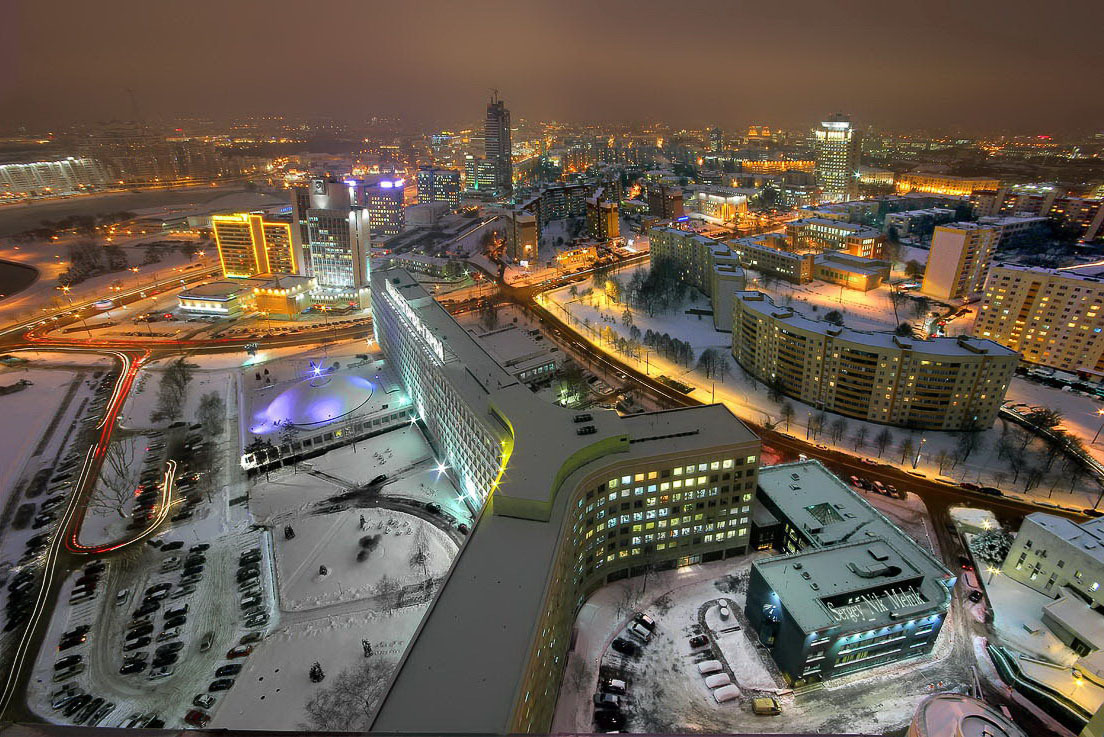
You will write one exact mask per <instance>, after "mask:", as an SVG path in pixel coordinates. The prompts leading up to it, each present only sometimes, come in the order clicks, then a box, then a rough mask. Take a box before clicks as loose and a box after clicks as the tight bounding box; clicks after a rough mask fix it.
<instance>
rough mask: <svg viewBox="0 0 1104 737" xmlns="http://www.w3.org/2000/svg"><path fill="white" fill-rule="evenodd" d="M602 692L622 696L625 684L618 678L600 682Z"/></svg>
mask: <svg viewBox="0 0 1104 737" xmlns="http://www.w3.org/2000/svg"><path fill="white" fill-rule="evenodd" d="M602 690H603V691H608V692H609V693H614V694H624V693H625V690H626V686H625V682H624V681H622V680H621V679H619V678H606V679H604V680H603V681H602Z"/></svg>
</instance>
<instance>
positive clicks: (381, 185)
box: [357, 179, 406, 238]
mask: <svg viewBox="0 0 1104 737" xmlns="http://www.w3.org/2000/svg"><path fill="white" fill-rule="evenodd" d="M405 185H406V180H404V179H381V180H379V181H378V182H376V183H375V184H373V185H370V186H367V187H364V188H363V192H361V191H360V188H359V187H358V188H357V189H358V195H360V196H362V197H363V202H364V206H365V207H367V208H368V216H369V218H370V222H371V227H372V233H373V234H374V235H377V236H382V237H384V238H389V237H391V236H393V235H398V234H399V233H400V232H402V229H403V226H404V225H406V216H405V210H404V209H403V207H404V197H405V193H406V189H405Z"/></svg>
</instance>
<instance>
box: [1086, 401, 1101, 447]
mask: <svg viewBox="0 0 1104 737" xmlns="http://www.w3.org/2000/svg"><path fill="white" fill-rule="evenodd" d="M1096 414H1097V415H1098V416H1101V417H1104V409H1098V410H1097V411H1096ZM1101 430H1104V422H1101V423H1100V427H1098V428H1096V435H1093V439H1092V442H1091V443H1089V445H1095V444H1096V439H1097V438H1098V437H1100V431H1101Z"/></svg>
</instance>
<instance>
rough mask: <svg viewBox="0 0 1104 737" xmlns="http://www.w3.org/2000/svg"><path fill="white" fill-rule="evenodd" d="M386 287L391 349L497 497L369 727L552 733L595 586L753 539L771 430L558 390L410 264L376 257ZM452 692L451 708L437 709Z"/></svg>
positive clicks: (456, 462)
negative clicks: (440, 296) (495, 348)
mask: <svg viewBox="0 0 1104 737" xmlns="http://www.w3.org/2000/svg"><path fill="white" fill-rule="evenodd" d="M372 288H373V308H374V310H375V321H374V329H375V331H376V336H377V340H378V341H379V343H380V346H381V348H382V349H383V350H384V352H385V354H386V356H387V359H388V360H389V361H390V362H392V364H393V365H394V367H395V370H396V373H397V375H398V376H399V377H400V380H401V381H402V383H403V386H404V388H405V389H406V391H407V392H408V393H409V395H410V398H411V399H412V400H413V402H414V405H415V407H416V408H417V409H418V416H419V418H420V421H421V422H424V423H425V425H426V428H427V431H428V435H429V436H430V438H431V441H432V442H433V443H434V445H435V447H436V449H437V451H438V457H439V458H440V459H441V460H442V461H443V462H444V463H445V464H446V465H447V466H448V467H449V472H450V473H455V474H456V476H457V478H458V479H459V480H460V486H461V488H462V489H463V491H464V493H465V496H466V498H467V499H468V500H469V501H470V502H471V503H472V504H474V505H476V507H480V506H483V505H484V500H485V509H483V510H482V513H481V514H480V515H479V516H478V521H477V522H476V523H475V526H474V529H473V530H472V531H471V534H470V536H469V537H468V540H467V542H466V543H465V544H464V546H463V547H462V548H461V550H460V554H459V556H458V557H457V558H456V560H455V561H454V563H453V566H452V568H451V570H450V571H449V574H448V576H447V578H446V579H445V581H444V582H443V584H442V586H441V588H440V590H439V591H438V593H437V596H436V599H435V601H434V602H433V604H432V606H431V607H430V608H429V609H428V611H427V614H426V615H425V619H424V620H423V621H422V623H421V625H420V626H419V629H418V634H417V636H416V638H415V639H414V641H413V642H412V643H411V644H410V645H409V646H408V648H407V651H406V653H405V654H404V656H403V660H402V662H401V663H400V665H399V669H398V672H397V674H396V675H395V677H394V678H393V680H392V681H391V683H390V684H389V686H388V689H387V693H386V694H385V696H384V699H383V703H382V704H381V706H380V708H379V710H378V711H377V713H376V714H375V716H374V718H373V722H372V725H371V729H372V731H378V732H419V733H443V732H450V733H455V732H469V733H471V732H476V733H488V734H505V733H518V732H547V731H548V730H549V728H550V726H551V721H552V713H553V711H554V709H555V704H556V698H557V696H558V692H559V686H560V683H561V682H562V678H563V672H564V665H565V662H566V653H567V650H568V648H569V647H570V642H571V629H572V625H573V623H574V619H575V615H576V613H577V612H578V610H579V608H580V607H581V606H582V604H583V602H584V601H585V599H586V597H587V596H588V595H589V594H590V593H591V592H592V591H594V590H595V589H597V588H599V587H601V586H602V585H604V584H606V583H607V582H609V581H613V580H617V579H619V578H624V577H626V576H633V575H642V574H643V573H644V572H645V571H647V570H649V569H654V568H660V569H663V568H675V567H677V566H683V565H689V564H693V563H698V562H703V561H709V560H721V559H723V558H725V557H728V556H732V555H742V554H744V553H745V552H746V549H747V544H748V539H749V536H750V527H751V503H752V499H753V496H754V493H755V487H756V478H757V472H758V463H759V449H760V444H759V440H758V438H756V437H755V436H754V435H753V434H752V433H751V432H750V431H749V430H748V429H747V428H746V427H745V426H744V425H743V424H742V423H741V422H740V421H739V420H738V419H736V417H734V416H733V415H732V414H731V412H729V410H728V409H727V408H725V407H724V406H722V405H709V406H700V407H692V408H687V409H679V410H671V411H666V412H652V413H644V414H639V415H632V416H627V417H620V416H618V415H617V413H615V412H611V411H604V410H591V411H588V412H586V413H577V412H574V411H572V410H568V409H565V408H561V407H557V406H555V405H551V404H548V403H546V402H544V401H543V400H542V399H540V398H539V397H537V396H536V395H534V394H533V393H532V392H531V391H530V390H529V389H528V387H526V386H525V385H524V383H523V382H521V381H519V380H518V379H517V378H516V377H514V376H512V375H511V374H510V373H509V372H508V371H507V370H506V369H504V368H503V367H502V366H501V365H499V364H498V363H497V362H496V361H495V360H494V359H493V358H492V357H491V356H490V355H489V354H488V353H487V352H486V351H485V350H484V348H483V347H482V346H481V345H480V344H479V343H478V342H477V341H476V340H475V339H474V338H473V337H472V336H471V335H470V334H469V333H468V332H467V331H466V330H464V328H463V327H461V326H460V325H458V324H457V323H456V322H455V320H453V318H452V317H451V316H450V315H449V314H448V313H447V312H446V311H445V310H444V309H443V308H442V307H441V306H440V305H439V304H438V303H437V302H436V301H435V300H433V298H432V297H431V296H430V295H429V294H428V293H427V292H426V291H425V289H424V288H422V287H421V286H420V285H419V284H417V282H416V281H415V280H414V279H413V278H412V277H410V275H409V274H406V273H405V272H403V271H398V270H389V271H382V272H380V271H377V272H375V273H374V274H373V275H372ZM435 415H436V416H435ZM488 572H490V574H488ZM488 612H493V613H494V616H488ZM442 652H447V653H448V655H449V657H447V658H442V657H441V654H442ZM446 692H447V693H449V694H450V708H449V709H426V708H425V694H427V693H446Z"/></svg>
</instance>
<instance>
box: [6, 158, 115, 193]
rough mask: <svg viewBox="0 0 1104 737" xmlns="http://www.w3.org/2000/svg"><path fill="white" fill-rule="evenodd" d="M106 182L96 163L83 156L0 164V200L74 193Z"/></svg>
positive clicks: (102, 171)
mask: <svg viewBox="0 0 1104 737" xmlns="http://www.w3.org/2000/svg"><path fill="white" fill-rule="evenodd" d="M109 179H110V177H109V174H108V172H107V170H106V169H105V168H104V166H103V165H102V164H100V162H98V161H96V160H94V159H89V158H83V157H81V158H74V157H72V156H69V157H67V158H64V159H58V160H57V161H33V162H30V163H27V164H0V199H8V198H12V199H17V198H21V197H46V196H56V195H66V194H76V193H78V192H85V191H88V190H92V189H97V188H100V187H105V186H107V184H108V183H109Z"/></svg>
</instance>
